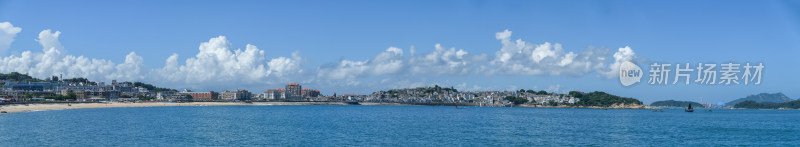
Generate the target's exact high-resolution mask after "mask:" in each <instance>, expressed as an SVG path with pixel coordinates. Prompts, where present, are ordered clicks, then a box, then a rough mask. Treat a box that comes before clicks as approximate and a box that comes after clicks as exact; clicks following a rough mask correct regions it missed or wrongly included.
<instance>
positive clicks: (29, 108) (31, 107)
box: [0, 102, 650, 113]
mask: <svg viewBox="0 0 800 147" xmlns="http://www.w3.org/2000/svg"><path fill="white" fill-rule="evenodd" d="M248 105H253V106H269V105H351V104H347V103H345V102H252V103H245V102H186V103H169V102H140V103H125V102H115V103H42V104H28V105H24V104H11V105H0V111H2V112H6V113H18V112H35V111H49V110H67V109H93V108H119V107H173V106H248ZM359 105H392V106H453V105H429V104H413V103H376V102H361V103H359ZM460 106H468V107H478V106H477V105H474V104H467V105H460ZM486 107H498V106H486ZM514 107H523V108H567V109H650V107H648V106H647V105H644V106H642V105H636V106H633V107H631V106H628V107H625V106H623V107H619V106H617V107H613V106H612V107H595V106H592V107H570V106H536V107H533V106H514Z"/></svg>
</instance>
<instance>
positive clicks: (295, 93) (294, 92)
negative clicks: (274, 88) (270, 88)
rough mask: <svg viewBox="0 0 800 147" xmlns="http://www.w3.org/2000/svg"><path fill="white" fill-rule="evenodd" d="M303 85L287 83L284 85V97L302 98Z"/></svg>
mask: <svg viewBox="0 0 800 147" xmlns="http://www.w3.org/2000/svg"><path fill="white" fill-rule="evenodd" d="M302 89H303V86H300V84H297V83H289V84H288V85H286V97H287V98H288V99H300V98H303V97H302V96H303V94H302Z"/></svg>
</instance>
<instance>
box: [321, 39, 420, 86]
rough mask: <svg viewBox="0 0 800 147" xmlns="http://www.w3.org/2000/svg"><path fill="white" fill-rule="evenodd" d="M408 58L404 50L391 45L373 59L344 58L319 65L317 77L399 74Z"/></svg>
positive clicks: (339, 77) (334, 77)
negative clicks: (333, 62)
mask: <svg viewBox="0 0 800 147" xmlns="http://www.w3.org/2000/svg"><path fill="white" fill-rule="evenodd" d="M405 60H406V59H405V58H404V57H403V50H402V49H400V48H396V47H389V48H388V49H386V51H383V52H381V53H380V54H378V55H377V56H375V57H374V58H372V59H369V60H366V61H352V60H347V59H342V60H340V61H339V63H335V64H328V65H323V66H321V67H319V69H318V72H317V77H320V78H325V79H355V78H359V77H365V76H374V75H387V74H397V73H400V72H402V71H403V68H404V66H405V63H406V61H405Z"/></svg>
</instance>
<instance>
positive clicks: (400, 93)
mask: <svg viewBox="0 0 800 147" xmlns="http://www.w3.org/2000/svg"><path fill="white" fill-rule="evenodd" d="M508 96H513V97H520V98H525V99H527V100H528V103H527V104H531V105H532V104H536V105H564V104H575V103H577V102H578V101H579V98H575V97H572V96H569V95H566V94H556V93H547V94H543V93H535V92H525V91H468V92H461V91H458V90H456V89H454V88H442V87H439V86H434V87H417V88H407V89H392V90H388V91H377V92H373V93H372V94H370V95H366V96H363V97H362V98H361V99H358V100H359V101H365V102H386V103H476V104H480V105H485V106H492V105H507V104H509V101H508V100H506V99H505V98H506V97H508Z"/></svg>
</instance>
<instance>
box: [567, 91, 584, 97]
mask: <svg viewBox="0 0 800 147" xmlns="http://www.w3.org/2000/svg"><path fill="white" fill-rule="evenodd" d="M569 95H570V96H572V97H576V98H581V97H583V92H580V91H570V92H569Z"/></svg>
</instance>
